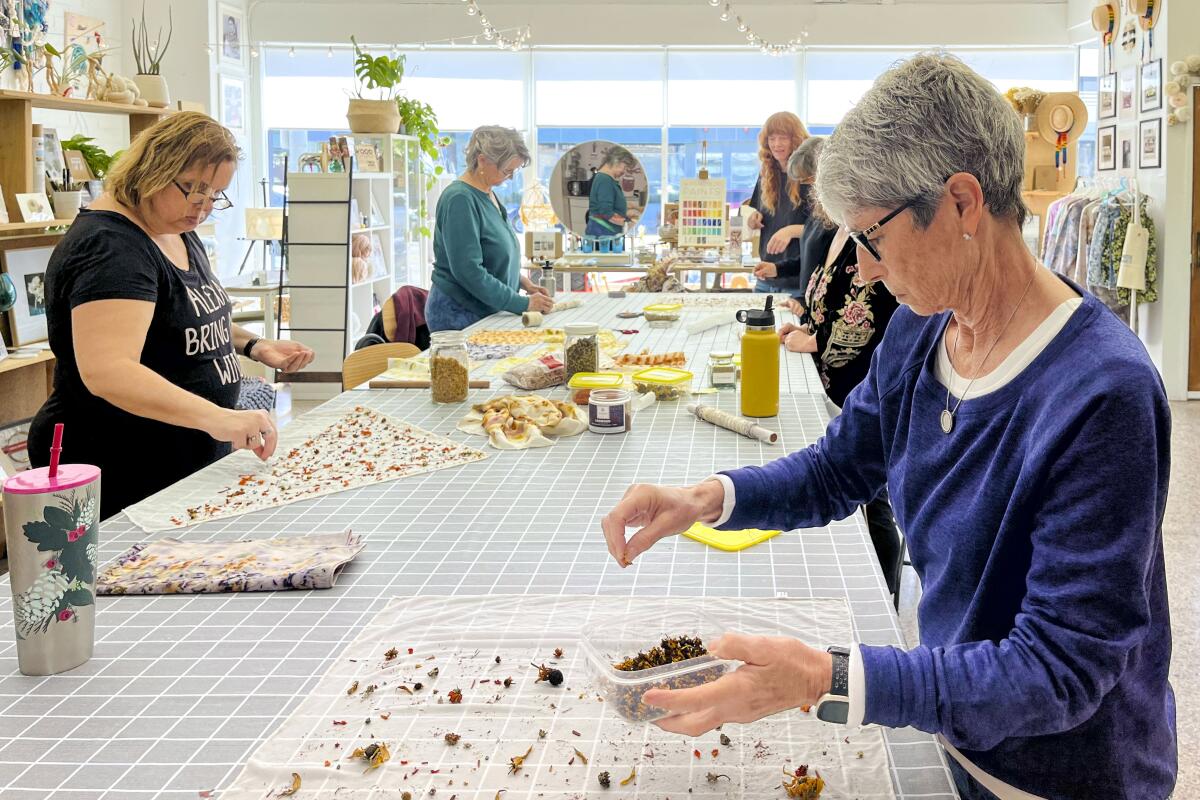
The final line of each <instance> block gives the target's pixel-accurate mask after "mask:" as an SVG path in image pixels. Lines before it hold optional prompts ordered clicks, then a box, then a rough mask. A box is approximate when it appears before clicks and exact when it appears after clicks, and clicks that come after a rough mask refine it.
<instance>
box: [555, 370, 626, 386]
mask: <svg viewBox="0 0 1200 800" xmlns="http://www.w3.org/2000/svg"><path fill="white" fill-rule="evenodd" d="M624 383H625V376H624V375H622V374H621V373H619V372H576V373H575V374H574V375H572V376H571V380H570V381H568V382H567V386H568V387H569V388H571V389H620V388H621V386H622V385H623V384H624Z"/></svg>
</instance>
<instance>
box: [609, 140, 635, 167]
mask: <svg viewBox="0 0 1200 800" xmlns="http://www.w3.org/2000/svg"><path fill="white" fill-rule="evenodd" d="M617 164H624V165H625V166H626V167H627V168H629V169H637V168H638V160H637V159H636V158H634V157H633V153H631V152H629V151H628V150H626V149H625V148H624V147H621V145H616V146H615V147H611V148H609V151H608V152H607V153H605V154H604V164H603V166H605V167H615V166H616V165H617Z"/></svg>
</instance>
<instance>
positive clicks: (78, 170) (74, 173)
mask: <svg viewBox="0 0 1200 800" xmlns="http://www.w3.org/2000/svg"><path fill="white" fill-rule="evenodd" d="M63 158H64V159H65V160H66V162H67V171H68V172H70V174H71V180H72V181H74V182H75V183H87V182H88V181H94V180H96V176H95V175H93V174H92V170H91V169H90V168H89V167H88V165H87V160H85V159H84V157H83V153H81V152H80V151H78V150H64V151H63Z"/></svg>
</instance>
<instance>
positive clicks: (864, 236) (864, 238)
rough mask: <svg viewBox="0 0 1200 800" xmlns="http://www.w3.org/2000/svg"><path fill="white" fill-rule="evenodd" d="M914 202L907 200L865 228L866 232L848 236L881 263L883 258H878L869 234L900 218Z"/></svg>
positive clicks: (852, 232) (852, 233)
mask: <svg viewBox="0 0 1200 800" xmlns="http://www.w3.org/2000/svg"><path fill="white" fill-rule="evenodd" d="M916 202H917V201H916V200H909V201H908V202H907V203H905V204H904V205H902V206H900V207H899V208H897V209H896V210H895V211H893V212H892V213H890V214H888V215H887V216H886V217H884V218H883V219H881V220H879V222H876V223H875V224H874V225H872V226H871V227H869V228H867V229H866V230H862V231H850V234H849V235H850V238H851V239H853V240H854V243H855V244H856V245H858V246H859V247H861V248H862V249H863V250H866V251H867V252H868V253H870V254H871V255H872V256H873V257H874V258H875V260H876V261H883V258H882V257H880V255H879V251H878V250H876V249H875V245H873V244H871V239H870V236H871V234H873V233H875V231H877V230H879V229H880V228H882V227H883V226H884V225H887V224H888V223H889V222H891V221H892V220H893V219H895V218H896V217H898V216H900V214H902V213H903V212H905V211H907V210H908V209H910V208H912V207H913V206H914V205H915V204H916Z"/></svg>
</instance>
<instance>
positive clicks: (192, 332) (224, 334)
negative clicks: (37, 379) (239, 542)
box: [29, 210, 242, 517]
mask: <svg viewBox="0 0 1200 800" xmlns="http://www.w3.org/2000/svg"><path fill="white" fill-rule="evenodd" d="M182 238H183V241H184V244H185V245H186V247H187V253H188V265H189V269H188V270H186V271H185V270H181V269H179V268H178V267H176V266H175V265H174V264H172V263H171V261H170V260H169V259H168V258H167V257H166V256H165V255H164V254H163V252H162V251H161V250H160V249H159V248H158V246H157V245H156V244H155V243H154V242H153V241H152V240H151V239H150V237H149V236H147V235H146V233H145V232H144V231H142V229H141V228H139V227H138V226H137V225H136V224H134V222H133V221H132V220H130V219H128V218H127V217H125V216H123V215H121V214H117V213H115V212H111V211H86V210H85V211H82V212H80V214H79V217H78V218H77V219H76V220H75V222H74V223H73V224H72V225H71V229H70V230H69V231H68V232H67V234H66V235H65V236H64V237H63V239H62V241H61V242H59V244H58V246H57V247H55V248H54V253H53V254H52V255H51V256H50V263H49V266H48V267H47V269H46V279H45V282H46V322H47V327H48V330H49V337H50V348H51V349H52V350H53V351H54V355H55V358H56V363H55V368H54V391H53V392H52V393H51V395H50V397H49V399H48V400H47V401H46V403H45V404H44V405H43V406H42V408H41V410H40V411H39V412H38V414H37V416H36V417H35V418H34V421H33V424H32V426H31V428H30V435H29V447H30V460H31V462H32V463H33V464H34V465H35V466H41V465H44V464H45V463H46V462H47V461H48V459H49V452H50V441H51V438H52V435H53V430H54V424H55V423H56V422H62V423H65V430H64V437H63V452H62V460H63V462H64V463H84V464H94V465H96V466H98V467H100V469H101V516H102V517H109V516H111V515H113V514H115V513H117V512H118V511H120V510H121V509H123V508H125V507H126V506H129V505H132V504H133V503H136V502H138V501H139V500H141V499H143V498H145V497H148V496H149V495H151V494H153V493H155V492H157V491H158V490H160V489H163V488H165V487H167V486H169V485H171V484H172V483H175V482H176V481H179V480H180V479H182V478H185V477H187V476H188V475H191V474H192V473H194V472H195V471H196V470H198V469H200V468H202V467H205V466H207V465H208V464H211V463H212V462H214V461H216V460H217V459H219V458H221V457H223V456H225V455H226V454H228V453H229V451H230V446H229V444H228V443H224V442H217V441H215V440H214V439H213V438H212V437H211V436H209V435H208V434H207V433H205V432H203V431H199V430H196V429H194V428H185V427H180V426H176V425H168V424H166V423H162V422H157V421H155V420H151V419H147V418H145V417H138V416H135V415H133V414H130V413H128V412H126V411H123V410H121V409H119V408H117V407H116V406H114V405H112V404H111V403H109V402H107V401H105V400H102V399H100V398H99V397H96V396H95V395H93V394H92V393H91V392H89V391H88V389H87V387H86V386H85V385H84V383H83V380H82V379H81V378H80V375H79V368H78V365H77V364H76V362H75V350H74V339H73V332H72V324H71V311H72V309H74V308H75V307H76V306H80V305H83V304H84V303H90V302H94V301H97V300H143V301H146V302H150V303H154V316H153V318H152V319H151V322H150V328H149V330H148V331H147V332H146V343H145V346H144V347H143V348H142V355H141V363H142V365H143V366H145V367H147V368H148V369H150V370H152V371H154V372H156V373H158V374H159V375H161V376H162V377H163V378H165V379H167V380H168V381H170V382H171V383H173V384H175V385H176V386H178V387H180V388H182V389H184V390H186V391H188V392H191V393H192V394H195V395H198V396H200V397H203V398H204V399H205V400H209V401H211V402H212V403H215V404H216V405H218V406H221V407H223V408H233V407H234V404H235V403H236V402H237V399H238V391H239V388H240V385H241V379H242V372H241V367H240V366H239V364H238V358H237V353H236V352H235V351H234V348H233V340H232V327H231V326H232V318H231V313H230V312H231V308H232V304H231V302H230V300H229V295H227V294H226V293H225V290H224V289H222V288H221V285H220V283H219V282H218V281H217V279H216V278H215V277H214V276H213V273H212V270H211V268H210V267H209V264H208V258H207V256H206V255H205V253H204V247H203V245H202V244H201V242H200V239H199V237H197V236H196V234H194V233H186V234H183V235H182Z"/></svg>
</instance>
